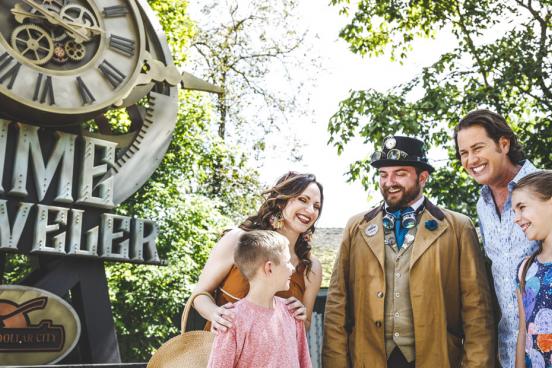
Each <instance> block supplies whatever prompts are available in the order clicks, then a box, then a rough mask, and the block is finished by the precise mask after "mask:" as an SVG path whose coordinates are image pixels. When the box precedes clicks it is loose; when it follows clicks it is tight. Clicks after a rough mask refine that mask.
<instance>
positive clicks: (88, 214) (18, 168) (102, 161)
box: [0, 119, 160, 264]
mask: <svg viewBox="0 0 552 368" xmlns="http://www.w3.org/2000/svg"><path fill="white" fill-rule="evenodd" d="M116 146H117V145H116V144H115V143H113V142H110V141H105V140H101V139H97V138H92V137H87V136H80V135H76V134H71V133H66V132H60V131H55V130H52V129H43V128H39V127H37V126H31V125H25V124H19V123H10V122H8V121H7V120H1V119H0V250H4V251H18V252H21V253H47V254H56V255H73V256H87V257H100V258H103V259H110V260H119V261H130V262H137V263H149V264H159V263H160V259H159V256H158V254H157V249H156V247H155V240H156V238H157V231H158V230H157V226H156V224H155V223H154V222H152V221H149V220H143V219H138V218H131V217H128V216H121V215H116V214H113V213H110V212H109V211H110V210H111V209H112V208H114V207H115V205H114V203H113V193H114V187H113V177H112V176H111V174H110V173H109V168H110V167H112V166H113V164H114V161H115V154H116V151H115V149H116Z"/></svg>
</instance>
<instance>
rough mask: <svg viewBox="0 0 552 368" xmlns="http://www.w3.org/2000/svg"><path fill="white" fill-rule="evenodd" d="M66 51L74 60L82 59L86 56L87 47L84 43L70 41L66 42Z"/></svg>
mask: <svg viewBox="0 0 552 368" xmlns="http://www.w3.org/2000/svg"><path fill="white" fill-rule="evenodd" d="M65 53H66V55H67V57H69V59H71V60H73V61H81V60H82V59H84V57H85V56H86V48H85V47H84V45H83V44H81V43H77V42H75V41H68V42H67V43H66V44H65Z"/></svg>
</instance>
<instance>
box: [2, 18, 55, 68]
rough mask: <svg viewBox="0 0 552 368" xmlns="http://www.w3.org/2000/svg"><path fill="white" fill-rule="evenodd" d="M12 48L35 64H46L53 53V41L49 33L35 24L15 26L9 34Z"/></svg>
mask: <svg viewBox="0 0 552 368" xmlns="http://www.w3.org/2000/svg"><path fill="white" fill-rule="evenodd" d="M11 46H12V48H13V49H14V50H15V51H16V52H17V53H18V54H19V55H20V56H22V57H23V58H25V59H26V60H28V61H29V62H30V63H32V64H35V65H43V64H46V63H47V62H48V61H50V59H51V58H52V56H53V55H54V41H53V39H52V36H50V33H49V32H48V31H46V30H45V29H44V28H42V27H40V26H38V25H36V24H25V25H21V26H18V27H16V28H15V29H14V30H13V32H12V35H11Z"/></svg>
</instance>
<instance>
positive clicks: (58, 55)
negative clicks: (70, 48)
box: [52, 43, 68, 64]
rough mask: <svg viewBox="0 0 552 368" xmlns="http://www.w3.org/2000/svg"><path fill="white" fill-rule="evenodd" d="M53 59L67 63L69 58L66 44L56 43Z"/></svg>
mask: <svg viewBox="0 0 552 368" xmlns="http://www.w3.org/2000/svg"><path fill="white" fill-rule="evenodd" d="M52 60H53V61H55V62H56V63H58V64H65V63H66V62H67V60H68V57H67V52H66V51H65V45H64V44H62V43H56V45H55V47H54V56H52Z"/></svg>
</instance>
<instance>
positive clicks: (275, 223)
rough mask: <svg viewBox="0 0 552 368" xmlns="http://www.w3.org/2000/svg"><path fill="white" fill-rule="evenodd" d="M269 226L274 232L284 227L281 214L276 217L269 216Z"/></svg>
mask: <svg viewBox="0 0 552 368" xmlns="http://www.w3.org/2000/svg"><path fill="white" fill-rule="evenodd" d="M270 225H271V226H272V228H273V229H274V230H280V229H281V228H283V227H284V218H283V216H282V213H281V212H280V213H278V214H277V215H272V216H270Z"/></svg>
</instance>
